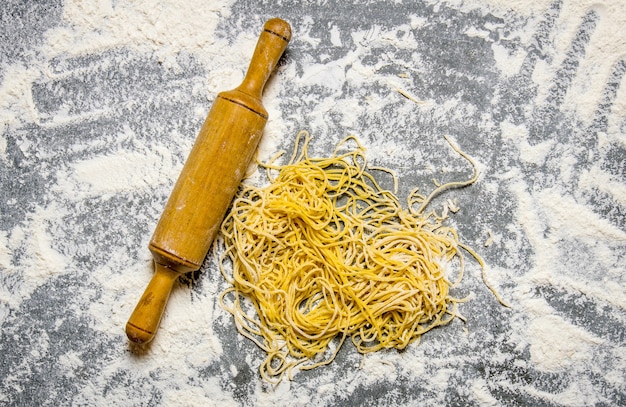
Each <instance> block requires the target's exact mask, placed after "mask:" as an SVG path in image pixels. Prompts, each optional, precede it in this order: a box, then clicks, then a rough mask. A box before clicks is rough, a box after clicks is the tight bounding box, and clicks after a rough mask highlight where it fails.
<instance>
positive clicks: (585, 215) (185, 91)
mask: <svg viewBox="0 0 626 407" xmlns="http://www.w3.org/2000/svg"><path fill="white" fill-rule="evenodd" d="M301 3H302V4H301ZM275 16H278V17H282V18H284V19H287V20H288V21H289V22H290V23H291V24H292V26H293V30H294V37H293V41H292V42H291V44H290V47H289V49H288V51H287V52H286V54H285V56H284V58H283V60H282V61H281V63H280V65H279V68H278V70H277V72H276V74H275V75H274V77H273V79H272V80H271V81H270V83H269V84H268V87H267V89H266V93H265V104H266V107H267V109H268V111H269V113H270V116H271V118H270V121H269V122H268V125H267V128H266V131H265V136H264V140H263V142H262V145H261V147H260V151H259V155H260V157H261V158H266V157H268V156H270V155H271V154H272V153H273V152H274V151H276V150H278V149H290V148H291V147H292V146H293V141H294V138H295V135H296V133H297V132H298V131H299V130H301V129H306V130H308V131H310V132H311V133H312V134H313V136H314V137H315V139H314V141H313V144H312V149H313V153H315V154H316V155H322V154H328V153H330V152H331V149H332V147H333V146H334V144H336V143H337V142H338V141H339V140H341V139H342V138H344V137H345V136H346V135H349V134H354V135H357V136H359V137H360V138H361V140H362V141H363V142H364V143H365V144H366V146H368V148H369V149H368V154H369V158H370V161H371V163H372V164H373V165H379V166H387V167H390V168H393V169H395V170H396V172H397V174H398V176H399V179H400V190H399V195H401V196H406V194H407V193H408V191H409V190H410V189H411V188H413V187H415V186H419V187H420V188H421V190H422V191H424V192H426V191H429V190H431V189H432V188H433V187H434V186H433V183H432V180H433V179H436V180H437V181H438V182H445V181H450V180H457V179H464V178H466V177H468V176H469V175H470V170H471V169H470V168H469V167H468V165H467V163H466V162H465V161H464V160H462V159H460V158H459V157H458V156H457V155H456V154H455V153H454V152H453V151H452V150H451V149H450V148H449V147H448V146H447V144H446V142H445V140H444V138H443V135H444V134H448V135H450V136H451V137H452V138H453V139H454V140H456V142H457V143H458V144H459V146H460V147H461V148H462V149H463V150H464V151H466V152H467V153H468V154H470V155H471V156H472V157H474V158H475V159H476V160H477V161H478V163H479V166H480V169H481V177H480V179H479V181H478V183H477V184H476V185H474V186H472V187H469V188H465V189H461V190H454V191H451V192H449V193H448V194H446V195H444V196H443V197H441V199H440V200H439V201H437V202H436V205H441V204H442V202H443V201H444V200H446V199H448V198H450V199H454V200H456V203H457V204H458V206H459V207H460V208H461V210H460V211H459V212H457V213H456V214H454V215H453V216H452V217H451V219H450V223H451V224H452V225H454V226H455V227H456V228H458V230H459V235H460V238H461V240H462V241H463V242H465V243H467V244H469V245H470V246H472V247H474V248H475V249H476V251H477V252H478V253H479V254H480V255H482V256H483V257H484V258H485V260H486V263H487V265H488V269H487V277H488V278H489V280H490V281H491V282H492V283H493V284H494V286H495V287H496V288H497V289H498V291H499V292H500V293H501V295H502V296H503V297H504V298H505V299H506V300H507V301H508V302H509V303H510V304H511V305H512V307H511V308H509V309H507V308H504V307H502V306H501V305H499V304H498V303H497V302H496V301H495V299H494V298H493V296H492V295H491V293H490V292H489V291H488V289H487V288H486V287H485V286H484V285H483V284H482V281H481V280H480V269H479V267H478V266H477V265H476V264H474V263H470V264H469V265H468V270H467V275H466V278H465V280H464V281H463V283H462V284H461V286H460V287H458V288H457V291H456V293H457V294H458V295H459V296H463V295H467V294H470V296H471V300H470V301H468V302H467V303H464V304H462V305H461V306H460V312H461V313H462V314H463V315H464V316H465V317H466V318H467V321H466V322H465V323H463V322H462V321H460V320H456V321H454V322H453V323H452V324H450V325H447V326H445V327H442V328H440V329H436V330H435V331H432V332H430V333H429V334H427V335H425V336H424V337H423V339H422V342H421V343H420V344H419V345H417V346H411V347H410V348H408V349H407V350H405V351H403V352H397V351H386V352H379V353H376V354H372V355H368V356H367V357H365V358H363V357H362V356H360V355H359V354H357V353H356V352H355V351H354V348H353V347H352V346H351V345H350V344H348V345H347V346H345V347H344V348H343V349H342V351H341V352H340V353H339V355H338V358H337V360H336V361H335V362H334V363H333V364H331V365H330V366H327V367H322V368H319V369H316V370H313V371H310V372H299V373H297V374H296V375H295V377H294V380H293V381H291V382H289V381H285V382H283V383H282V384H281V385H279V386H278V387H272V386H269V385H267V384H265V383H263V382H262V381H261V380H260V378H259V375H258V370H257V369H258V365H259V363H260V362H261V361H262V360H263V355H262V354H261V352H260V351H259V350H258V349H256V348H255V346H254V345H253V344H252V343H251V342H250V341H248V340H247V339H245V338H242V337H241V336H239V335H238V334H237V332H236V330H235V327H234V324H233V321H232V319H231V317H230V316H229V314H227V313H226V312H225V311H223V310H222V309H221V308H220V307H219V305H218V304H217V296H218V293H219V292H220V291H221V290H222V289H223V288H224V282H223V281H222V278H221V276H220V275H219V272H218V270H217V267H216V264H215V261H214V260H213V259H212V258H211V257H210V256H209V258H208V259H207V261H206V263H205V266H204V267H203V269H202V270H201V272H199V273H196V274H195V275H193V276H190V277H189V278H187V279H184V280H181V282H180V284H178V286H177V287H176V289H175V291H174V293H173V295H172V298H171V300H170V304H169V306H168V309H167V312H166V315H165V318H164V320H163V322H162V326H161V330H160V331H159V334H158V335H157V337H156V339H155V340H154V342H153V343H152V345H151V346H150V347H149V348H148V349H144V350H138V349H131V348H130V347H129V345H128V342H127V339H126V337H125V335H124V324H125V323H126V320H127V318H128V316H129V315H130V312H131V311H132V308H133V307H134V305H135V303H136V301H137V300H138V298H139V296H140V295H141V293H142V292H143V289H144V288H145V285H146V284H147V282H148V281H149V279H150V277H151V275H152V266H151V259H150V255H149V253H148V250H147V243H148V240H149V238H150V235H151V233H152V231H153V229H154V227H155V225H156V221H157V219H158V217H159V215H160V213H161V210H162V208H163V205H164V203H165V200H166V198H167V196H168V194H169V192H170V190H171V187H172V185H173V182H174V181H175V179H176V177H177V176H178V172H179V170H180V169H181V167H182V165H183V162H184V159H185V157H186V155H187V153H188V152H189V150H190V148H191V145H192V143H193V140H194V139H195V136H196V133H197V131H198V130H199V128H200V126H201V124H202V121H203V120H204V117H205V115H206V113H207V111H208V109H209V107H210V105H211V102H212V100H213V99H214V97H215V95H216V93H217V92H219V91H221V90H226V89H229V88H232V87H234V86H236V85H237V84H238V83H239V81H240V80H241V79H242V78H243V75H244V72H245V69H246V68H247V64H248V62H249V58H250V55H251V53H252V49H253V47H254V44H255V42H256V38H257V35H258V32H259V30H260V28H261V26H262V24H263V22H264V21H265V20H266V19H267V18H270V17H275ZM0 20H1V21H0V23H1V24H0V120H1V122H2V127H1V128H0V132H1V133H0V134H1V135H0V271H1V274H0V323H1V325H2V331H1V333H0V355H1V356H0V404H2V405H43V406H45V405H51V406H52V405H54V406H57V405H90V406H91V405H129V406H135V405H136V406H139V405H149V406H156V405H164V406H172V405H176V406H178V405H182V406H194V405H199V406H207V405H219V406H224V405H233V406H237V405H245V406H253V405H259V406H283V405H284V406H298V405H301V406H304V405H312V406H327V405H328V406H330V405H340V406H341V405H345V406H354V405H380V406H388V405H433V406H439V405H459V406H465V405H494V406H495V405H532V406H540V405H548V406H588V405H607V406H609V405H611V406H612V405H624V404H626V382H625V373H624V372H625V371H626V339H625V330H626V293H625V287H626V221H625V215H626V174H625V171H626V168H625V166H626V164H625V162H626V86H624V81H625V79H624V74H625V73H626V34H625V32H624V30H623V29H621V28H622V27H624V25H625V24H626V7H624V6H623V5H622V2H621V1H620V0H599V1H593V2H592V1H591V0H589V1H585V0H582V1H578V0H562V1H559V0H556V1H547V0H544V1H536V2H527V1H521V0H520V1H504V0H485V1H478V0H471V1H465V2H462V1H460V0H459V1H456V0H455V1H450V2H437V1H423V2H420V1H412V2H411V1H404V2H403V1H396V2H383V1H363V2H343V1H319V2H296V1H282V2H280V1H279V2H269V1H268V2H260V3H259V2H251V1H239V2H237V1H229V2H200V1H182V0H168V1H148V0H143V1H133V2H130V1H127V0H119V1H95V0H92V1H70V0H67V1H65V2H61V1H55V0H48V1H37V2H35V1H32V2H20V1H15V0H9V1H8V2H5V3H3V6H2V7H1V8H0ZM403 94H405V95H407V96H409V97H411V98H414V99H415V100H417V101H420V103H415V102H414V101H411V100H410V99H408V98H407V97H405V96H403ZM254 180H257V179H254Z"/></svg>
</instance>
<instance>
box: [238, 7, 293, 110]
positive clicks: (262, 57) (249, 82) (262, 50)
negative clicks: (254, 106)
mask: <svg viewBox="0 0 626 407" xmlns="http://www.w3.org/2000/svg"><path fill="white" fill-rule="evenodd" d="M289 40H291V26H290V25H289V23H288V22H286V21H285V20H281V19H280V18H272V19H271V20H268V21H267V22H266V23H265V25H264V26H263V31H262V32H261V35H260V36H259V40H258V42H257V45H256V48H255V50H254V54H253V55H252V60H251V61H250V66H249V67H248V72H247V73H246V76H245V78H244V80H243V82H242V83H241V85H239V87H238V88H237V89H238V90H240V91H242V92H244V93H246V94H248V95H250V96H253V97H255V98H258V99H261V95H262V93H263V88H264V87H265V83H266V82H267V80H268V79H269V77H270V75H271V73H272V71H273V70H274V67H275V66H276V64H277V63H278V60H279V59H280V57H281V55H282V54H283V52H284V51H285V48H287V44H288V43H289Z"/></svg>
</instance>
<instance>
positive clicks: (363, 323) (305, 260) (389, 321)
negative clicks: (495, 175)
mask: <svg viewBox="0 0 626 407" xmlns="http://www.w3.org/2000/svg"><path fill="white" fill-rule="evenodd" d="M309 141H310V137H309V135H308V133H306V132H301V133H300V134H299V135H298V138H297V143H296V147H295V148H294V153H293V156H292V157H291V159H290V160H289V162H288V163H287V164H286V165H282V166H281V165H276V164H275V162H276V160H277V159H278V156H277V157H275V158H274V159H273V160H271V161H270V163H268V164H263V165H264V166H265V167H266V168H267V173H268V178H269V179H270V184H269V185H267V186H266V187H263V188H257V187H254V186H251V185H246V184H244V185H243V187H242V189H241V191H240V192H239V193H238V195H237V197H236V199H235V200H234V202H233V205H232V208H231V210H230V212H229V214H228V215H227V217H226V219H225V220H224V222H223V225H222V235H223V238H224V243H225V251H224V254H223V255H222V258H221V259H220V268H221V271H222V274H223V275H224V277H225V278H226V279H227V280H228V281H229V282H230V283H231V284H232V286H231V287H230V288H228V289H227V290H225V291H224V292H223V293H222V295H221V296H220V301H221V303H222V306H223V307H224V308H225V309H226V310H228V311H229V312H231V313H232V314H233V315H234V317H235V323H236V326H237V329H238V330H239V332H241V334H243V335H244V336H246V337H248V338H249V339H251V340H252V341H254V343H256V344H257V345H258V346H259V347H260V348H261V349H263V350H264V351H265V352H266V353H267V359H266V360H265V362H264V363H263V365H262V366H261V367H260V371H261V375H262V376H263V377H264V378H265V379H266V380H267V381H270V382H277V381H280V380H281V378H282V377H283V374H284V373H285V372H290V371H291V369H293V367H295V366H299V368H300V369H310V368H313V367H316V366H319V365H323V364H326V363H330V362H331V361H332V360H333V359H334V357H335V355H336V352H337V351H338V350H339V348H340V347H341V345H342V344H343V342H344V340H345V338H347V337H350V338H351V340H352V342H353V343H354V345H355V346H356V348H357V350H358V351H359V352H361V353H368V352H373V351H376V350H379V349H383V348H397V349H403V348H405V347H406V346H407V345H408V344H410V343H412V342H415V341H418V340H419V338H420V336H421V335H423V334H424V333H425V332H427V331H429V330H430V329H432V328H434V327H436V326H439V325H443V324H446V323H448V322H450V321H451V320H452V319H453V318H454V317H455V316H459V315H458V313H457V312H456V304H457V303H458V302H459V301H461V300H459V299H456V298H453V297H451V296H450V294H449V289H450V287H451V286H452V285H453V284H452V283H451V282H450V281H449V280H448V279H447V278H446V275H445V274H446V273H445V269H446V264H448V263H449V262H451V261H452V260H453V259H455V258H457V259H458V260H459V271H460V272H459V276H458V277H457V282H458V281H460V279H461V277H462V273H463V264H464V262H463V256H462V253H461V252H460V251H459V249H460V248H463V249H466V250H467V249H469V248H467V247H465V246H463V245H461V244H460V243H459V241H458V237H457V234H456V232H455V231H454V230H453V229H452V228H450V227H447V226H444V225H443V224H442V221H443V220H444V218H445V217H444V216H441V215H437V214H436V213H435V212H430V213H428V214H424V213H423V212H424V209H425V208H426V206H427V205H428V203H429V202H430V201H431V199H433V198H434V197H435V196H436V195H438V194H439V193H441V192H442V191H443V190H445V189H448V188H451V187H461V186H465V185H469V184H471V183H473V182H475V181H476V178H477V176H478V174H477V172H476V171H475V174H474V177H472V179H470V180H468V181H465V182H456V183H449V184H444V185H442V186H439V187H438V188H436V189H435V190H434V191H433V193H432V194H431V195H430V196H429V197H427V198H424V197H423V196H421V195H419V194H418V192H417V190H415V191H413V192H412V193H411V194H410V196H409V198H408V203H409V208H408V209H403V208H402V206H401V205H400V203H399V201H398V199H397V197H396V196H395V195H394V193H392V192H390V191H387V190H384V189H382V188H381V187H380V186H379V184H378V182H377V181H376V179H375V177H374V176H373V175H372V173H370V172H369V171H368V169H367V168H366V159H365V149H364V148H363V146H362V145H361V144H360V143H359V142H358V140H357V139H356V138H354V137H347V138H346V139H344V140H343V141H342V142H340V143H339V145H338V146H337V148H336V150H335V152H334V153H333V155H332V156H331V157H328V158H310V157H309V154H308V144H309ZM448 142H450V140H448ZM349 143H354V144H355V147H354V148H352V149H347V151H345V152H341V151H342V150H343V149H346V148H347V146H348V144H349ZM450 144H451V145H452V146H453V148H454V149H455V150H456V151H457V152H459V153H460V154H461V155H462V156H463V157H465V158H466V159H467V160H469V162H470V163H471V164H472V165H473V166H474V170H476V166H475V163H474V162H473V161H472V160H471V159H470V158H469V157H468V156H467V155H465V154H464V153H462V152H461V151H460V150H458V148H456V147H455V146H454V145H453V144H452V143H451V142H450ZM276 171H278V174H277V175H276V177H275V178H274V177H273V173H274V172H276ZM383 171H386V172H389V173H391V172H390V171H389V170H386V169H383ZM392 174H393V173H392ZM394 182H396V180H395V176H394ZM418 204H419V205H420V206H419V208H418V209H415V205H418ZM468 252H469V253H470V254H471V255H472V256H474V257H476V258H478V256H477V255H476V254H475V253H474V252H473V251H468ZM479 261H480V262H481V263H480V264H481V266H483V268H484V263H482V260H480V259H479ZM226 263H229V264H226ZM231 268H232V274H231V273H229V272H228V271H227V270H229V269H231ZM483 278H484V275H483ZM485 282H486V280H485ZM489 288H490V289H491V287H490V286H489ZM492 291H493V289H492ZM494 293H495V291H494ZM496 295H497V294H496ZM498 299H499V300H500V297H498ZM246 304H251V305H252V306H253V307H254V308H253V309H250V307H247V306H246ZM307 362H308V363H307Z"/></svg>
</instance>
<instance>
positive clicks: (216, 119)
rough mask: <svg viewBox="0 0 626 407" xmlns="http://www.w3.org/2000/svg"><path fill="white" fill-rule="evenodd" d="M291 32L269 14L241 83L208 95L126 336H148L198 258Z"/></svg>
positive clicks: (245, 161) (247, 156)
mask: <svg viewBox="0 0 626 407" xmlns="http://www.w3.org/2000/svg"><path fill="white" fill-rule="evenodd" d="M290 39H291V27H290V26H289V24H288V23H287V22H286V21H283V20H281V19H278V18H274V19H271V20H268V21H267V22H266V23H265V25H264V26H263V31H262V32H261V35H260V36H259V39H258V42H257V45H256V48H255V50H254V54H253V55H252V60H251V62H250V66H249V68H248V71H247V72H246V76H245V78H244V79H243V81H242V83H241V85H239V86H238V87H237V88H235V89H233V90H230V91H225V92H220V93H219V94H218V95H217V97H216V99H215V101H214V102H213V106H212V107H211V110H210V111H209V114H208V115H207V118H206V120H205V122H204V124H203V125H202V128H201V129H200V133H199V135H198V137H197V139H196V141H195V143H194V145H193V147H192V149H191V152H190V153H189V157H188V158H187V160H186V161H185V165H184V166H183V169H182V171H181V173H180V176H179V178H178V180H177V181H176V184H175V185H174V189H173V191H172V194H171V195H170V197H169V199H168V201H167V204H166V205H165V209H164V210H163V214H162V215H161V218H160V219H159V222H158V224H157V226H156V229H155V231H154V234H153V236H152V239H151V240H150V244H149V247H148V248H149V250H150V252H151V253H152V256H153V258H154V265H155V273H154V275H153V277H152V279H151V281H150V283H149V284H148V286H147V288H146V290H145V292H144V294H143V296H142V297H141V299H140V300H139V303H138V304H137V306H136V307H135V310H134V311H133V313H132V315H131V316H130V319H129V320H128V322H127V324H126V335H127V336H128V338H129V339H130V340H131V341H132V342H135V343H140V344H143V343H147V342H150V341H151V340H152V339H153V338H154V335H155V334H156V331H157V329H158V327H159V323H160V321H161V316H162V314H163V311H164V309H165V306H166V304H167V301H168V299H169V296H170V293H171V291H172V287H173V285H174V283H175V282H176V280H177V279H178V277H179V276H180V275H182V274H185V273H188V272H191V271H195V270H198V269H199V268H200V266H201V265H202V262H203V261H204V258H205V256H206V255H207V252H208V251H209V248H210V247H211V244H212V243H213V240H214V239H215V236H216V234H217V232H218V230H219V228H220V224H221V222H222V221H223V219H224V216H225V215H226V211H227V210H228V207H229V205H230V202H231V201H232V199H233V197H234V196H235V193H236V191H237V188H238V186H239V183H240V182H241V180H242V178H243V176H244V174H245V173H246V170H247V168H248V165H249V164H250V161H251V159H252V157H253V155H254V153H255V150H256V148H257V146H258V143H259V140H260V138H261V135H262V133H263V128H264V127H265V123H266V122H267V118H268V115H267V110H265V108H264V107H263V103H262V102H261V96H262V93H263V88H264V87H265V83H266V82H267V80H268V78H269V76H270V74H271V72H272V71H273V70H274V67H275V66H276V64H277V63H278V60H279V59H280V57H281V55H282V54H283V51H284V50H285V48H286V47H287V44H288V43H289V40H290Z"/></svg>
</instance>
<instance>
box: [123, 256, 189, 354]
mask: <svg viewBox="0 0 626 407" xmlns="http://www.w3.org/2000/svg"><path fill="white" fill-rule="evenodd" d="M154 264H155V268H156V270H155V273H154V275H153V276H152V279H151V280H150V283H149V284H148V287H146V291H145V292H144V294H143V296H142V297H141V300H139V303H138V304H137V306H136V307H135V310H134V311H133V313H132V315H131V316H130V319H129V320H128V322H127V323H126V335H127V336H128V338H129V339H130V340H131V341H132V342H135V343H139V344H144V343H148V342H150V341H151V340H152V338H154V335H155V334H156V332H157V329H158V328H159V323H160V322H161V316H162V315H163V311H164V310H165V306H166V305H167V301H168V300H169V298H170V293H171V292H172V287H173V286H174V283H175V282H176V279H177V278H178V276H180V273H178V272H177V271H174V270H172V269H170V268H168V267H166V266H163V265H161V264H159V263H156V262H155V263H154Z"/></svg>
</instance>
